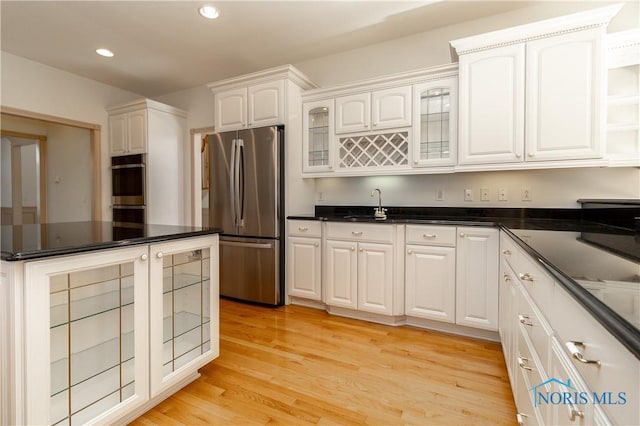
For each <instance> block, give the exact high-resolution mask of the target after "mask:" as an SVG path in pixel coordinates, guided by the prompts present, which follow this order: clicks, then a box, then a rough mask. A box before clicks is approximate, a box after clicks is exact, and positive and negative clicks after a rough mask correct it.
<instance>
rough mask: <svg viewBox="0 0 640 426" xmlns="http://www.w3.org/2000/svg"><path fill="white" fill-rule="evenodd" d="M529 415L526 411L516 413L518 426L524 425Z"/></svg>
mask: <svg viewBox="0 0 640 426" xmlns="http://www.w3.org/2000/svg"><path fill="white" fill-rule="evenodd" d="M527 417H529V416H527V415H526V414H525V413H518V414H517V415H516V420H517V421H518V426H524V425H525V422H524V419H525V418H527Z"/></svg>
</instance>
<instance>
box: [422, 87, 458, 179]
mask: <svg viewBox="0 0 640 426" xmlns="http://www.w3.org/2000/svg"><path fill="white" fill-rule="evenodd" d="M457 88H458V81H457V78H448V79H443V80H437V81H433V82H429V83H422V84H418V85H416V86H414V102H415V105H414V107H415V109H414V113H415V115H416V116H415V117H414V118H415V120H414V123H415V125H414V152H413V160H414V161H413V163H414V166H429V165H433V166H438V165H453V164H455V160H456V158H455V154H456V142H457V141H456V128H457V120H456V117H457V102H456V101H457Z"/></svg>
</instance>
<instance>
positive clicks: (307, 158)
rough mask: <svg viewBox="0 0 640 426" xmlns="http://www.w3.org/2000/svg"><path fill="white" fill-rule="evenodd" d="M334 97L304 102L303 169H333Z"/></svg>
mask: <svg viewBox="0 0 640 426" xmlns="http://www.w3.org/2000/svg"><path fill="white" fill-rule="evenodd" d="M333 126H334V106H333V99H327V100H323V101H315V102H305V103H304V104H302V171H303V172H318V171H320V172H322V171H330V170H331V169H333V151H334V149H333V141H334V135H335V131H334V127H333Z"/></svg>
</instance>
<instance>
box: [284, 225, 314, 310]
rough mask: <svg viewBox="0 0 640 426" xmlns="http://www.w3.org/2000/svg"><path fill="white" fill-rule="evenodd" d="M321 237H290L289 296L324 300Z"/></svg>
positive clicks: (288, 253)
mask: <svg viewBox="0 0 640 426" xmlns="http://www.w3.org/2000/svg"><path fill="white" fill-rule="evenodd" d="M320 245H321V239H320V238H319V237H318V238H308V237H289V238H288V240H287V273H288V276H289V296H296V297H303V298H306V299H310V300H322V280H321V279H322V272H321V268H322V264H321V256H322V249H321V247H320Z"/></svg>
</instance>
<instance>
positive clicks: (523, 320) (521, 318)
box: [518, 314, 533, 327]
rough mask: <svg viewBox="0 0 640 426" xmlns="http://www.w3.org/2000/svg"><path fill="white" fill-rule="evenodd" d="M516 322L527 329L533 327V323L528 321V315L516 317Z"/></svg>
mask: <svg viewBox="0 0 640 426" xmlns="http://www.w3.org/2000/svg"><path fill="white" fill-rule="evenodd" d="M518 321H520V324H524V325H528V326H529V327H533V323H532V322H531V321H530V318H529V316H528V315H522V314H520V315H518Z"/></svg>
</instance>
